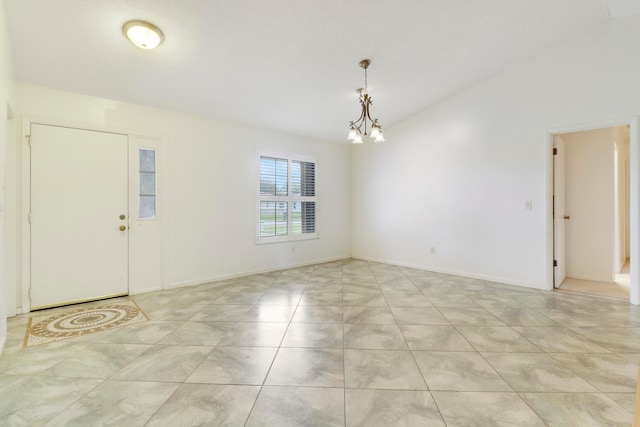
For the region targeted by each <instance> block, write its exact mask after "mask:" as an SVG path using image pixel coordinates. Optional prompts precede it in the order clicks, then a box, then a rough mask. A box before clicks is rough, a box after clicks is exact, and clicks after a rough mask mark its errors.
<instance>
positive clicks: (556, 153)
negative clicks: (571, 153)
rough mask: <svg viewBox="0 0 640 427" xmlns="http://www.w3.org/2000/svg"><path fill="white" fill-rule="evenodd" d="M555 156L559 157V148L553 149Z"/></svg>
mask: <svg viewBox="0 0 640 427" xmlns="http://www.w3.org/2000/svg"><path fill="white" fill-rule="evenodd" d="M553 155H554V156H557V155H558V149H557V148H554V149H553Z"/></svg>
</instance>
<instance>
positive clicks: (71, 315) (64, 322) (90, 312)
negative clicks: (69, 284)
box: [23, 301, 149, 347]
mask: <svg viewBox="0 0 640 427" xmlns="http://www.w3.org/2000/svg"><path fill="white" fill-rule="evenodd" d="M147 320H149V318H148V317H147V315H146V314H145V313H144V312H143V311H142V309H141V308H140V307H138V305H137V304H136V303H135V302H133V301H121V302H118V303H114V304H108V305H102V306H95V307H90V308H84V309H79V310H78V309H77V310H71V311H65V312H61V313H57V314H49V315H47V316H34V317H31V318H30V319H29V324H28V325H27V334H26V335H25V337H24V346H23V347H30V346H33V345H39V344H46V343H49V342H52V341H60V340H64V339H67V338H74V337H79V336H81V335H87V334H92V333H94V332H100V331H106V330H109V329H114V328H119V327H121V326H126V325H133V324H134V323H140V322H146V321H147Z"/></svg>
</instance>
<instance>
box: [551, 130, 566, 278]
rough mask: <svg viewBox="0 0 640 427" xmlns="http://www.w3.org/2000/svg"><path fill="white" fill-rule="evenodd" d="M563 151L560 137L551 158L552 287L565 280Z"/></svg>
mask: <svg viewBox="0 0 640 427" xmlns="http://www.w3.org/2000/svg"><path fill="white" fill-rule="evenodd" d="M565 216H566V212H565V150H564V141H562V138H561V137H560V136H555V138H554V156H553V238H554V250H553V254H554V260H555V263H556V267H555V268H554V278H553V284H554V287H556V288H557V287H559V286H560V285H561V284H562V282H564V279H565V278H566V249H565V248H566V246H565V221H566V219H565Z"/></svg>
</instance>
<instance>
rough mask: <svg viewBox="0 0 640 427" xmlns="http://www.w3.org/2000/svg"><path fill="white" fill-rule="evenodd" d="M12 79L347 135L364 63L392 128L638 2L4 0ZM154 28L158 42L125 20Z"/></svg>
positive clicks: (317, 134) (379, 110) (376, 111)
mask: <svg viewBox="0 0 640 427" xmlns="http://www.w3.org/2000/svg"><path fill="white" fill-rule="evenodd" d="M4 3H5V9H6V15H7V20H8V27H9V28H8V29H9V34H10V40H11V44H12V49H13V57H14V66H15V74H16V80H17V81H19V82H23V83H30V84H37V85H42V86H47V87H51V88H55V89H61V90H66V91H71V92H77V93H82V94H88V95H95V96H100V97H106V98H111V99H116V100H122V101H127V102H133V103H137V104H142V105H148V106H154V107H160V108H167V109H171V110H175V111H180V112H185V113H189V114H196V115H200V116H204V117H209V118H214V119H219V120H224V121H228V122H232V123H239V124H245V125H250V126H255V127H260V128H267V129H274V130H279V131H283V132H288V133H293V134H299V135H305V136H309V137H313V138H318V139H322V140H327V141H332V142H342V141H345V137H346V133H347V127H348V122H349V120H353V119H355V118H357V116H358V115H359V108H358V104H357V93H356V90H357V88H359V87H361V86H362V85H363V78H364V75H363V70H362V69H361V68H360V67H359V66H358V62H359V61H360V60H361V59H363V58H370V59H371V60H372V65H371V67H370V68H369V92H370V94H371V96H372V97H373V100H374V103H373V106H372V113H373V115H374V116H376V117H378V118H379V119H380V122H381V123H382V125H383V126H384V127H389V126H390V125H393V124H394V123H397V122H398V121H400V120H402V119H403V118H406V117H408V116H410V115H412V114H415V113H416V112H418V111H420V110H422V109H424V108H426V107H428V106H430V105H432V104H434V103H435V102H437V101H439V100H441V99H443V98H445V97H447V96H450V95H451V94H453V93H456V92H458V91H461V90H463V89H465V88H467V87H469V86H471V85H473V84H474V83H477V82H479V81H482V80H484V79H486V78H488V77H490V76H492V75H494V74H495V73H497V72H499V71H500V70H501V69H504V68H505V67H507V66H509V65H512V64H515V63H517V62H519V61H521V60H524V59H525V58H526V57H527V56H529V55H532V54H535V53H536V52H539V51H541V50H543V49H545V48H548V47H550V46H552V45H553V44H554V43H557V42H559V41H561V40H564V39H567V38H570V37H573V36H575V35H577V34H579V33H580V32H582V31H585V30H587V29H588V28H590V27H593V26H596V25H598V24H601V23H603V22H606V21H607V20H609V19H612V17H616V16H624V15H626V14H632V13H637V12H640V10H638V9H637V6H636V5H635V4H636V3H640V2H637V1H634V0H609V1H607V0H473V1H472V0H322V1H305V0H269V1H262V0H136V1H131V0H109V1H95V0H59V1H51V0H4ZM131 19H143V20H147V21H150V22H153V23H154V24H155V25H157V26H158V27H160V28H161V29H162V31H163V32H164V35H165V41H164V43H163V44H162V45H161V46H160V47H159V48H157V49H156V50H153V51H144V50H140V49H138V48H136V47H134V46H133V45H132V44H130V43H129V42H128V41H127V40H126V39H125V37H124V36H123V34H122V25H123V24H124V22H126V21H128V20H131Z"/></svg>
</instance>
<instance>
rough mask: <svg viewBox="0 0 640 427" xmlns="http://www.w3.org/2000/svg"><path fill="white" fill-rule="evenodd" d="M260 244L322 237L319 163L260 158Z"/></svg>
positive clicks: (280, 156) (290, 158)
mask: <svg viewBox="0 0 640 427" xmlns="http://www.w3.org/2000/svg"><path fill="white" fill-rule="evenodd" d="M259 158H260V162H259V163H260V192H259V196H258V218H259V219H258V238H257V241H258V243H272V242H281V241H289V240H300V239H311V238H316V237H318V233H317V231H316V162H315V161H314V160H310V159H302V158H300V157H298V156H289V155H282V154H277V155H260V156H259Z"/></svg>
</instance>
